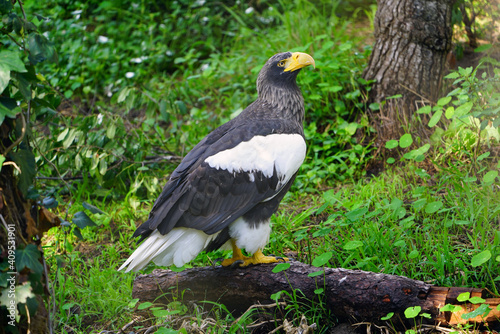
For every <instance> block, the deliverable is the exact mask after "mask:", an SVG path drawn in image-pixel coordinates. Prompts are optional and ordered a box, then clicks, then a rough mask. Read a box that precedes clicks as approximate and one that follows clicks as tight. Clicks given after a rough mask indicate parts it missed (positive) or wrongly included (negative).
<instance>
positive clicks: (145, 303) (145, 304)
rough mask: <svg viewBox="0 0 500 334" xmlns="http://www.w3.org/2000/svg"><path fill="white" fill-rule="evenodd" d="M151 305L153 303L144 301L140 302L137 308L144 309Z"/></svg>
mask: <svg viewBox="0 0 500 334" xmlns="http://www.w3.org/2000/svg"><path fill="white" fill-rule="evenodd" d="M151 306H153V303H151V302H144V303H140V304H139V306H137V309H138V310H144V309H147V308H148V307H151Z"/></svg>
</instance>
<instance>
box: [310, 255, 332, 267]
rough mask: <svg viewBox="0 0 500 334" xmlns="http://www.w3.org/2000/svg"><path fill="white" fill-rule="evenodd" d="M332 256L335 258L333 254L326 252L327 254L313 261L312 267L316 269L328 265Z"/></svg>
mask: <svg viewBox="0 0 500 334" xmlns="http://www.w3.org/2000/svg"><path fill="white" fill-rule="evenodd" d="M332 256H333V252H326V253H323V254H321V255H318V256H316V257H315V258H314V260H313V261H312V265H313V266H315V267H323V266H324V265H325V264H327V263H328V261H330V259H331V258H332Z"/></svg>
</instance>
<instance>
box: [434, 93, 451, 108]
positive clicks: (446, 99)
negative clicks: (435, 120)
mask: <svg viewBox="0 0 500 334" xmlns="http://www.w3.org/2000/svg"><path fill="white" fill-rule="evenodd" d="M450 101H451V96H445V97H442V98H440V99H439V100H438V101H437V105H438V106H440V107H443V106H445V105H447V104H448V103H450Z"/></svg>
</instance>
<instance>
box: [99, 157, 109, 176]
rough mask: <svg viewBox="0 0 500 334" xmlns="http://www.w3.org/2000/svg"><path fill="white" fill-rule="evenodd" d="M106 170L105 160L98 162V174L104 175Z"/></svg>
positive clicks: (106, 163)
mask: <svg viewBox="0 0 500 334" xmlns="http://www.w3.org/2000/svg"><path fill="white" fill-rule="evenodd" d="M107 170H108V162H107V161H106V159H101V160H99V174H101V175H104V174H106V171H107Z"/></svg>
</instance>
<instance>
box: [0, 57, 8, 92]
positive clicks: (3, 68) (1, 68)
mask: <svg viewBox="0 0 500 334" xmlns="http://www.w3.org/2000/svg"><path fill="white" fill-rule="evenodd" d="M9 80H10V69H9V68H8V67H7V65H5V64H2V63H0V94H2V93H3V91H4V90H5V88H7V85H8V84H9Z"/></svg>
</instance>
